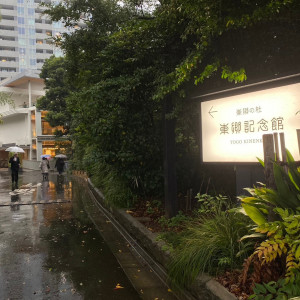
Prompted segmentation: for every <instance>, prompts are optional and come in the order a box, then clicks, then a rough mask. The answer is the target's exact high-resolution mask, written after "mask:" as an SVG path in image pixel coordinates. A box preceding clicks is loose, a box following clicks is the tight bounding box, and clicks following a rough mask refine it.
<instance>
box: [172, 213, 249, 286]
mask: <svg viewBox="0 0 300 300" xmlns="http://www.w3.org/2000/svg"><path fill="white" fill-rule="evenodd" d="M247 220H248V219H247V218H245V217H244V216H243V215H241V214H235V213H229V212H227V211H219V212H217V213H216V214H215V215H214V217H213V218H212V217H211V216H207V215H203V216H201V217H200V218H199V219H198V221H191V222H189V223H188V226H187V229H186V231H185V232H184V234H182V238H181V240H180V245H179V246H178V247H177V248H176V249H175V251H174V255H173V257H172V261H171V263H170V266H169V278H170V281H171V283H173V284H175V285H179V286H186V287H187V286H189V285H190V284H191V283H192V282H193V280H194V279H195V278H196V277H197V275H198V274H199V272H208V273H210V274H216V273H218V272H221V271H223V270H225V269H228V268H229V269H234V268H236V267H241V265H242V262H243V260H244V258H245V257H243V255H241V256H239V257H238V258H237V253H239V252H241V250H243V243H240V242H239V240H240V238H241V237H242V236H244V235H245V234H247V233H248V228H247V224H248V223H249V222H248V221H247Z"/></svg>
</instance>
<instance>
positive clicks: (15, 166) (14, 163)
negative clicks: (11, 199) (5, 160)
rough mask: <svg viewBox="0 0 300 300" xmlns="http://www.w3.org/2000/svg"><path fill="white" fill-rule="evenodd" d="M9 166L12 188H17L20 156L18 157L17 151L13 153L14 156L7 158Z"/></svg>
mask: <svg viewBox="0 0 300 300" xmlns="http://www.w3.org/2000/svg"><path fill="white" fill-rule="evenodd" d="M9 163H10V168H11V181H12V189H13V188H14V183H15V188H16V189H17V188H18V179H19V168H20V158H19V157H18V153H15V154H14V156H12V157H11V158H10V159H9Z"/></svg>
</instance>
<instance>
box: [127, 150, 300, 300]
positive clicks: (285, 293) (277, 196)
mask: <svg viewBox="0 0 300 300" xmlns="http://www.w3.org/2000/svg"><path fill="white" fill-rule="evenodd" d="M273 167H274V174H275V181H276V186H277V189H276V190H272V189H268V188H266V187H265V186H264V185H261V186H259V187H255V188H248V189H247V191H248V192H249V193H250V196H248V197H241V198H240V200H241V207H240V206H239V207H235V206H236V205H234V204H233V203H231V202H230V200H229V199H228V198H226V197H224V196H221V195H218V196H210V195H206V194H204V195H200V194H198V195H197V199H198V206H197V208H196V209H195V210H194V211H193V213H191V214H190V215H189V216H187V215H185V214H183V213H179V214H178V215H177V216H176V217H174V218H172V219H169V220H167V219H166V218H165V217H164V216H163V214H164V213H163V210H162V209H161V204H160V203H159V202H153V201H152V202H151V203H152V204H151V203H150V202H145V205H139V207H138V208H136V209H134V210H133V211H132V212H131V214H132V215H133V216H135V217H137V218H138V219H140V220H141V221H142V222H144V224H145V225H146V226H147V227H148V228H149V229H150V230H152V231H159V232H160V234H159V235H158V236H159V239H161V240H163V241H164V242H166V246H164V249H165V250H168V251H169V252H170V253H171V260H170V262H169V263H168V266H167V267H168V272H169V281H170V283H171V284H174V285H176V286H181V287H182V288H185V289H191V288H192V287H193V286H195V282H196V279H197V278H198V280H199V274H210V275H212V276H214V277H215V278H216V279H217V280H218V281H219V282H220V283H221V284H222V285H224V286H225V287H226V288H227V289H228V290H229V291H230V292H231V293H233V294H235V295H236V297H238V298H239V299H248V298H250V299H292V298H294V297H299V296H300V192H299V191H300V172H299V169H298V168H297V166H296V163H295V161H294V159H293V157H292V155H291V154H290V153H289V152H288V172H286V168H285V167H282V166H280V165H279V163H276V162H274V164H273ZM153 203H154V204H153ZM203 276H204V275H203ZM203 276H202V278H204V277H203Z"/></svg>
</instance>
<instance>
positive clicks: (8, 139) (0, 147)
mask: <svg viewBox="0 0 300 300" xmlns="http://www.w3.org/2000/svg"><path fill="white" fill-rule="evenodd" d="M0 93H6V94H8V95H10V97H11V99H12V100H13V102H14V104H5V105H2V106H0V114H1V119H2V124H0V167H1V162H2V167H5V164H6V163H7V161H8V152H6V151H5V149H6V148H8V147H10V146H19V147H21V148H23V149H24V151H25V153H24V154H22V158H23V161H24V163H25V165H24V167H27V168H33V169H34V168H36V166H37V165H38V164H37V162H38V161H40V160H41V155H43V154H49V155H51V156H52V157H54V156H55V152H56V150H57V140H56V136H55V135H54V132H55V130H56V129H57V128H53V127H51V126H50V125H49V123H48V122H47V121H46V120H45V116H46V114H47V112H45V111H39V110H38V109H37V108H36V106H35V104H36V101H37V98H39V97H41V96H43V95H44V94H45V90H44V80H43V79H41V78H40V77H39V76H38V75H36V74H31V73H29V72H27V73H20V74H18V75H16V76H15V77H13V78H7V79H6V80H4V81H2V82H0Z"/></svg>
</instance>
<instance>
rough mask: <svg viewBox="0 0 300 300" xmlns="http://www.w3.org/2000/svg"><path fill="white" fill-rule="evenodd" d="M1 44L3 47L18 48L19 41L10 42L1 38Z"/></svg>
mask: <svg viewBox="0 0 300 300" xmlns="http://www.w3.org/2000/svg"><path fill="white" fill-rule="evenodd" d="M0 44H1V47H17V46H18V41H8V40H3V39H1V38H0ZM10 52H16V51H10Z"/></svg>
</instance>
